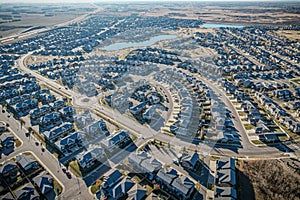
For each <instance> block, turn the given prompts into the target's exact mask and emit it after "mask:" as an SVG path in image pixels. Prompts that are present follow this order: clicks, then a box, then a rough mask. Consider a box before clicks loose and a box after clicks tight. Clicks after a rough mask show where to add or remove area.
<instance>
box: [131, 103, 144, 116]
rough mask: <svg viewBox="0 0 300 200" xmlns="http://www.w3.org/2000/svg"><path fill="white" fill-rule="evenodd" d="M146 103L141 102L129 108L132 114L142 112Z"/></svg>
mask: <svg viewBox="0 0 300 200" xmlns="http://www.w3.org/2000/svg"><path fill="white" fill-rule="evenodd" d="M146 105H147V102H142V103H139V104H138V105H136V106H133V107H131V108H130V109H129V111H130V112H131V114H133V115H136V114H138V113H140V112H141V111H142V110H143V109H145V108H146Z"/></svg>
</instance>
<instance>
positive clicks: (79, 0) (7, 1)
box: [0, 0, 300, 5]
mask: <svg viewBox="0 0 300 200" xmlns="http://www.w3.org/2000/svg"><path fill="white" fill-rule="evenodd" d="M224 1H225V2H236V3H243V2H247V3H251V2H271V3H273V2H300V0H223V1H221V0H171V1H170V0H142V1H139V0H109V1H107V0H76V1H74V0H23V1H20V0H0V5H1V4H2V3H5V4H13V3H20V4H26V3H31V4H36V3H38V4H40V3H50V4H51V3H54V4H55V3H74V4H76V3H132V2H133V3H151V2H152V3H157V2H165V3H172V2H176V3H180V2H182V3H185V2H203V3H209V2H220V3H222V2H224Z"/></svg>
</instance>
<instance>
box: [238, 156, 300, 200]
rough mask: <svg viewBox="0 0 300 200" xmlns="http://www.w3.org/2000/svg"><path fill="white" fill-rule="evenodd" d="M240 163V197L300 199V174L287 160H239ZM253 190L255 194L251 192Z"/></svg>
mask: <svg viewBox="0 0 300 200" xmlns="http://www.w3.org/2000/svg"><path fill="white" fill-rule="evenodd" d="M290 162H299V161H291V160H290ZM238 164H239V167H238V169H239V171H240V172H238V174H237V175H238V176H237V177H238V184H239V185H238V190H239V199H243V200H244V199H258V200H269V199H270V200H272V199H280V200H285V199H286V200H290V199H293V200H299V199H300V190H299V185H300V176H299V174H297V173H294V170H293V169H291V168H290V167H289V166H288V165H287V162H286V161H284V162H282V161H280V160H259V161H239V162H238ZM251 190H252V191H254V195H253V194H251V193H249V191H251ZM252 193H253V192H252Z"/></svg>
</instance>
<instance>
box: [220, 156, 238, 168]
mask: <svg viewBox="0 0 300 200" xmlns="http://www.w3.org/2000/svg"><path fill="white" fill-rule="evenodd" d="M216 164H217V170H227V169H231V170H234V171H235V161H234V159H233V158H228V157H221V158H219V159H218V160H217V162H216Z"/></svg>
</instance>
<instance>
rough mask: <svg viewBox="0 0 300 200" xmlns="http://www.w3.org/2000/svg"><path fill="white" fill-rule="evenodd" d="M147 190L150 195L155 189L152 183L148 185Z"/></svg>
mask: <svg viewBox="0 0 300 200" xmlns="http://www.w3.org/2000/svg"><path fill="white" fill-rule="evenodd" d="M146 190H147V193H146V195H147V196H148V195H150V194H151V192H152V191H153V188H152V187H151V186H150V185H146Z"/></svg>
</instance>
